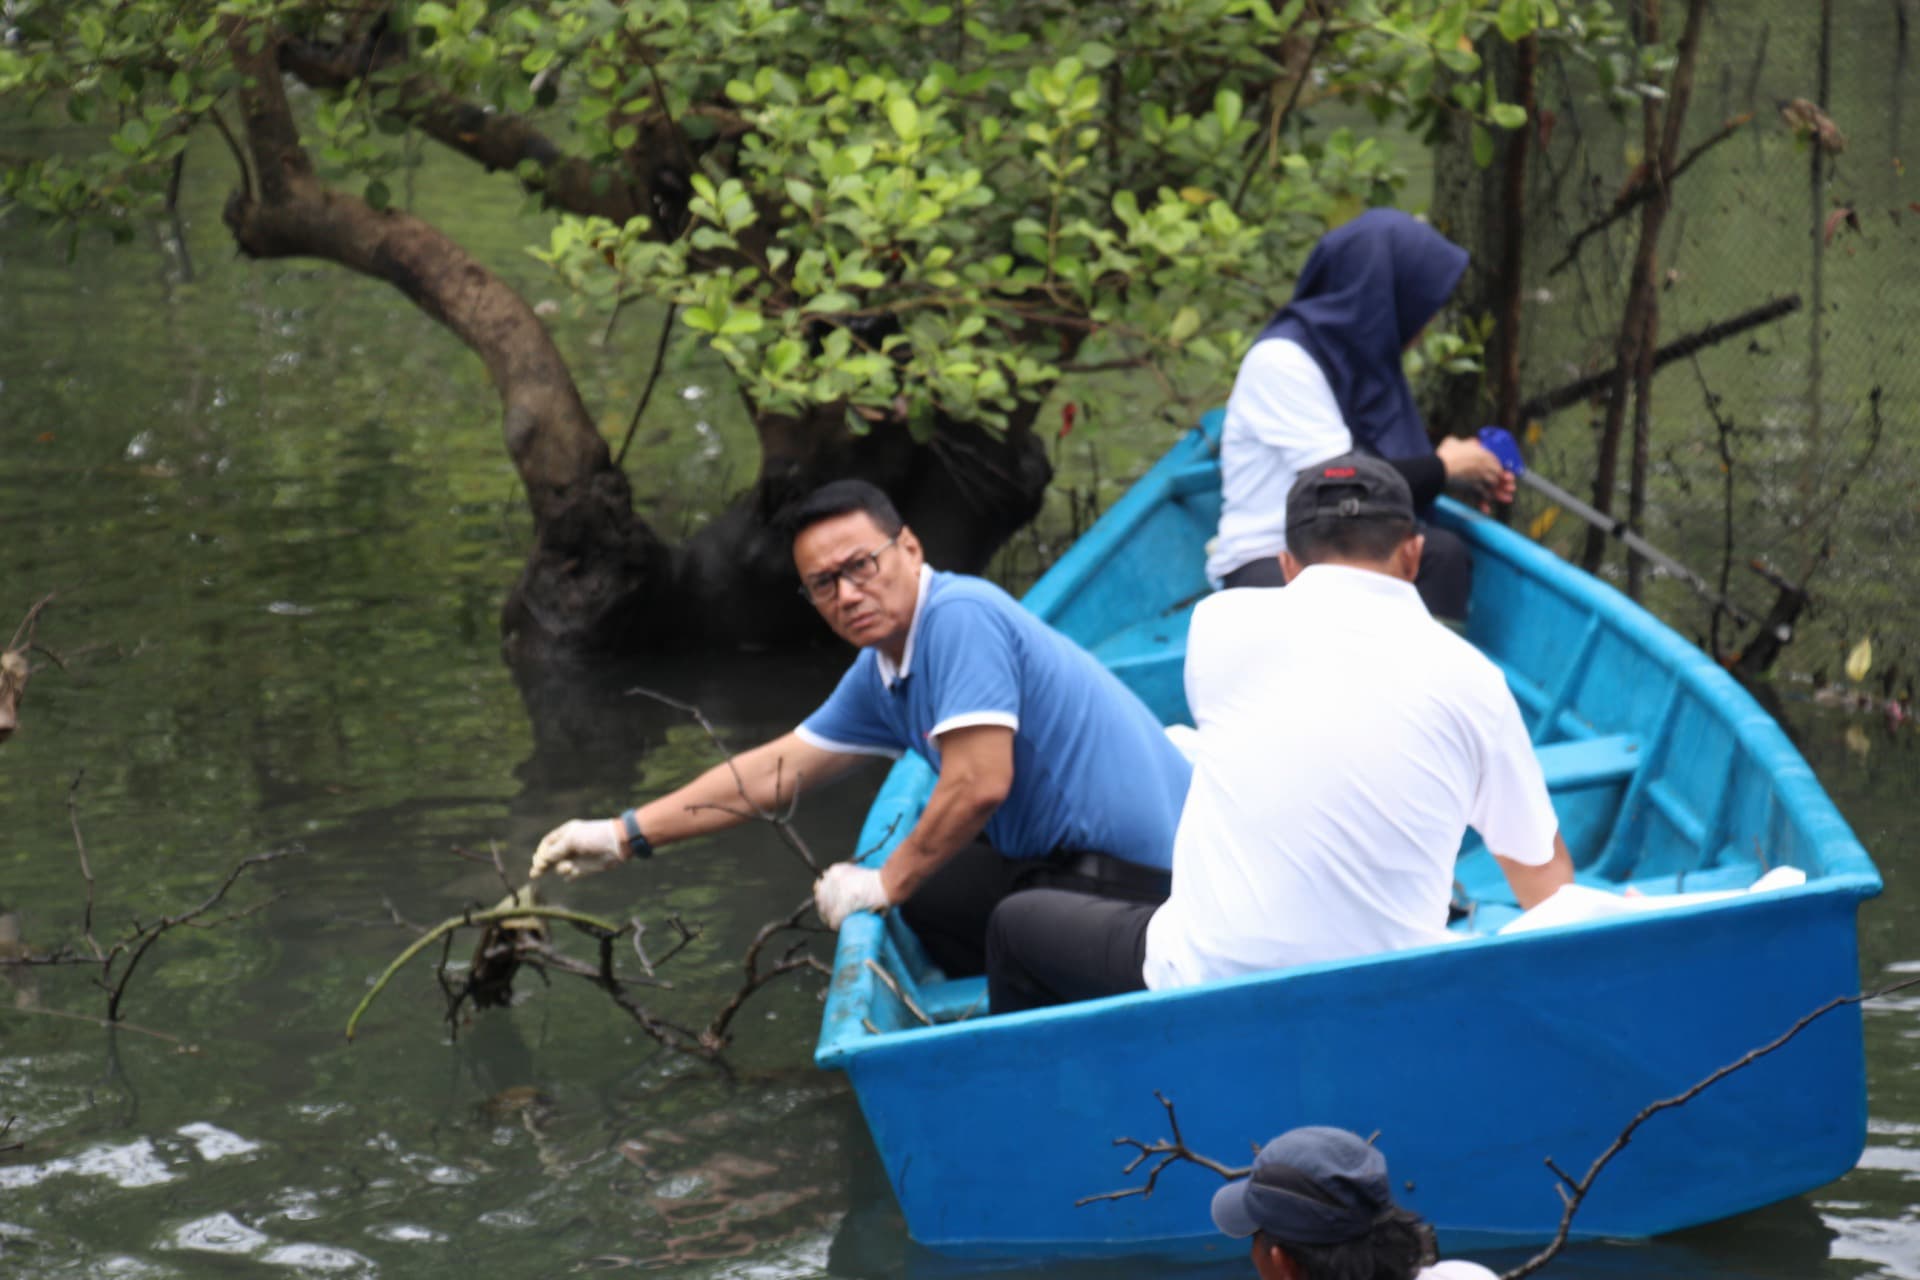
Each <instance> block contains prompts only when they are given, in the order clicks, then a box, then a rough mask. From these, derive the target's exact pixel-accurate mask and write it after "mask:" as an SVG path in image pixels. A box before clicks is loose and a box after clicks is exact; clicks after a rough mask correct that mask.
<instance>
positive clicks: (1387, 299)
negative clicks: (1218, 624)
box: [1207, 209, 1514, 619]
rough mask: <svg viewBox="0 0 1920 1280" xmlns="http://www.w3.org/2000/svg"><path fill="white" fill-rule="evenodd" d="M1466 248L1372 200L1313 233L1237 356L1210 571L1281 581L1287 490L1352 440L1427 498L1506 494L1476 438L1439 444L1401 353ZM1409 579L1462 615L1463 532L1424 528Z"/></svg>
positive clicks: (1228, 577)
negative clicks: (1295, 272) (1294, 272)
mask: <svg viewBox="0 0 1920 1280" xmlns="http://www.w3.org/2000/svg"><path fill="white" fill-rule="evenodd" d="M1466 269H1467V253H1466V250H1464V249H1462V248H1460V247H1459V246H1458V245H1456V244H1453V243H1452V242H1451V241H1449V240H1448V239H1447V238H1446V237H1445V236H1443V235H1441V234H1440V233H1439V232H1438V231H1435V230H1434V229H1433V228H1432V227H1429V226H1427V225H1426V224H1425V223H1424V222H1420V221H1418V220H1417V219H1415V218H1412V217H1410V216H1409V215H1407V214H1404V213H1402V212H1400V211H1399V210H1398V209H1369V210H1368V211H1367V212H1365V213H1363V214H1361V215H1360V216H1359V217H1357V218H1355V219H1354V220H1353V221H1351V222H1349V223H1347V224H1346V225H1345V226H1342V227H1338V228H1336V229H1334V230H1333V231H1329V232H1328V233H1327V234H1326V235H1324V236H1322V237H1321V239H1320V243H1319V244H1317V245H1315V246H1314V247H1313V252H1312V253H1311V254H1309V255H1308V257H1307V265H1306V267H1305V269H1303V270H1302V271H1301V273H1300V279H1299V282H1298V283H1297V284H1296V285H1295V287H1294V291H1293V301H1291V302H1289V303H1288V304H1287V305H1286V306H1285V307H1283V308H1281V310H1280V312H1279V314H1278V315H1276V316H1274V318H1273V319H1272V321H1270V322H1269V323H1268V325H1267V327H1266V328H1265V329H1264V330H1262V331H1261V334H1260V336H1259V337H1258V338H1257V339H1255V340H1254V344H1253V349H1252V350H1250V351H1249V352H1247V355H1246V358H1245V359H1244V360H1243V361H1241V364H1240V372H1239V375H1238V376H1237V377H1236V378H1235V379H1234V383H1233V393H1232V395H1230V396H1229V397H1228V399H1227V416H1226V426H1225V428H1224V430H1223V432H1222V435H1221V442H1220V472H1221V489H1222V495H1223V499H1224V501H1223V504H1222V507H1221V512H1220V532H1219V536H1218V537H1216V538H1215V539H1214V541H1213V547H1212V550H1211V551H1210V552H1209V554H1208V557H1207V576H1208V577H1210V578H1215V579H1218V580H1220V581H1223V582H1224V583H1225V584H1226V585H1227V586H1229V587H1266V586H1272V587H1277V586H1280V585H1282V583H1283V579H1282V577H1281V575H1280V565H1279V561H1278V556H1279V554H1280V552H1281V550H1282V549H1283V548H1284V547H1285V546H1286V532H1285V531H1286V524H1287V508H1286V501H1287V491H1288V490H1289V489H1290V488H1292V487H1293V481H1294V477H1295V476H1296V475H1298V474H1299V473H1300V471H1301V470H1303V469H1304V468H1306V467H1310V466H1313V465H1314V464H1315V463H1318V462H1324V461H1326V460H1327V459H1328V458H1334V457H1338V456H1339V455H1340V454H1343V453H1348V452H1352V451H1355V450H1358V451H1361V452H1364V453H1371V454H1373V455H1375V456H1376V457H1380V458H1383V459H1385V460H1386V461H1388V462H1390V463H1392V464H1393V465H1394V467H1395V469H1396V470H1398V471H1399V472H1400V473H1401V474H1402V475H1403V476H1405V477H1406V479H1407V484H1408V486H1409V487H1410V488H1411V489H1412V490H1413V501H1414V507H1415V509H1416V510H1418V511H1421V512H1424V511H1426V510H1427V509H1428V508H1430V507H1431V506H1432V504H1433V500H1434V499H1435V498H1436V497H1438V496H1439V495H1440V492H1441V490H1442V489H1445V488H1448V487H1450V486H1451V487H1453V488H1455V489H1456V490H1459V491H1460V492H1462V493H1463V494H1464V495H1466V496H1468V497H1469V498H1471V499H1472V500H1474V501H1476V502H1481V503H1484V502H1487V501H1488V500H1492V501H1499V502H1511V501H1512V500H1513V489H1514V479H1513V475H1512V473H1510V472H1508V471H1507V470H1505V469H1504V468H1503V467H1502V466H1501V465H1500V461H1499V459H1497V458H1495V457H1494V456H1493V454H1491V453H1490V452H1488V451H1487V450H1486V449H1485V448H1484V447H1482V446H1481V444H1480V443H1479V442H1478V441H1477V440H1464V439H1454V438H1448V439H1446V440H1443V441H1442V442H1441V443H1440V447H1439V448H1438V450H1436V449H1435V448H1434V446H1433V445H1432V444H1431V443H1430V442H1429V441H1428V439H1427V429H1426V425H1425V424H1424V423H1423V422H1421V420H1420V412H1419V410H1418V409H1416V408H1415V407H1414V403H1413V391H1412V389H1411V388H1409V387H1408V386H1407V378H1406V374H1405V373H1404V372H1402V370H1401V366H1400V354H1401V352H1402V351H1404V350H1405V349H1406V348H1407V346H1408V345H1409V344H1411V343H1412V342H1413V340H1414V339H1415V338H1417V337H1418V336H1419V335H1420V331H1421V330H1422V329H1424V328H1425V327H1426V325H1427V322H1428V321H1429V320H1431V319H1432V318H1433V317H1434V315H1435V314H1436V313H1437V312H1438V311H1439V310H1440V308H1441V307H1442V306H1444V305H1445V304H1446V301H1447V298H1448V297H1449V296H1451V294H1452V293H1453V290H1454V287H1455V286H1456V285H1458V284H1459V283H1460V276H1461V274H1462V273H1463V272H1465V271H1466ZM1422 532H1424V533H1425V534H1426V537H1427V546H1426V552H1425V554H1424V556H1423V557H1422V561H1421V566H1420V576H1419V578H1418V579H1416V581H1415V583H1414V585H1415V586H1416V587H1417V588H1419V591H1420V597H1421V599H1423V600H1425V601H1426V604H1427V610H1428V612H1430V613H1432V614H1434V615H1435V616H1436V617H1444V618H1455V619H1463V618H1465V617H1466V613H1467V599H1468V596H1469V595H1470V594H1471V589H1472V582H1473V580H1472V560H1471V558H1470V557H1469V555H1468V553H1467V548H1466V546H1465V544H1464V543H1462V542H1461V541H1460V539H1459V538H1457V537H1456V536H1454V535H1453V534H1451V533H1448V532H1447V531H1446V530H1444V529H1434V528H1423V529H1422Z"/></svg>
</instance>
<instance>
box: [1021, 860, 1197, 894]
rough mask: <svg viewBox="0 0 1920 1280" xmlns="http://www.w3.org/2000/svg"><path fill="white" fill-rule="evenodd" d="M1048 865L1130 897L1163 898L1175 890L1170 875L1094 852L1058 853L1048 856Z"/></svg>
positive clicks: (1153, 868) (1169, 873) (1156, 869)
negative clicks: (1154, 896)
mask: <svg viewBox="0 0 1920 1280" xmlns="http://www.w3.org/2000/svg"><path fill="white" fill-rule="evenodd" d="M1047 863H1048V865H1049V866H1051V867H1053V868H1054V869H1055V870H1056V871H1063V872H1065V873H1067V874H1068V875H1073V876H1079V877H1081V878H1082V879H1085V880H1091V881H1093V882H1094V883H1096V884H1100V885H1105V886H1109V887H1111V888H1115V889H1120V890H1124V891H1127V892H1128V893H1130V894H1131V893H1139V894H1155V895H1158V896H1160V897H1163V898H1164V897H1165V896H1166V895H1167V892H1168V890H1169V889H1171V888H1172V886H1173V875H1172V873H1171V872H1167V871H1161V870H1159V869H1158V868H1156V867H1143V866H1141V865H1140V864H1139V863H1137V862H1128V861H1127V860H1126V859H1124V858H1116V857H1114V856H1113V855H1112V854H1109V853H1097V852H1095V851H1093V850H1091V849H1055V850H1054V851H1053V853H1051V854H1050V855H1048V857H1047Z"/></svg>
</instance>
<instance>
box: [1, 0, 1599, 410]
mask: <svg viewBox="0 0 1920 1280" xmlns="http://www.w3.org/2000/svg"><path fill="white" fill-rule="evenodd" d="M5 14H6V21H7V22H8V24H9V27H8V30H7V32H6V39H5V43H4V45H0V102H5V103H6V104H7V106H6V110H7V112H8V113H9V115H10V116H12V118H13V119H14V120H15V121H16V122H19V121H21V120H22V119H23V117H24V118H25V119H26V120H29V121H37V122H40V123H41V124H43V125H45V124H50V123H52V122H53V121H56V120H60V119H62V118H64V119H65V120H67V121H71V122H73V123H77V124H78V125H80V126H82V127H81V128H80V129H78V130H77V131H72V130H70V131H67V132H64V133H60V134H54V133H50V132H49V133H42V134H40V135H38V136H40V137H57V138H59V139H60V145H59V146H58V147H57V149H54V150H50V151H48V152H46V153H44V154H40V155H36V156H29V157H13V158H12V160H11V162H10V163H9V164H8V166H7V169H6V173H5V187H4V192H5V195H6V197H7V199H8V200H9V201H10V202H11V203H13V204H15V205H17V206H20V207H22V208H25V209H29V210H32V211H34V212H36V213H39V214H43V215H46V216H49V217H52V218H56V219H60V220H62V221H65V222H67V223H70V224H73V225H76V226H77V225H79V224H81V223H84V222H87V221H103V222H105V223H106V224H108V226H109V227H112V228H114V229H116V230H118V231H119V232H120V233H122V234H125V233H127V232H128V231H129V230H130V228H129V226H128V220H129V219H130V218H133V217H136V216H140V215H148V214H151V213H153V212H154V211H156V210H158V209H159V208H161V207H162V206H163V205H164V204H165V202H166V201H167V199H168V198H169V197H168V192H169V189H170V187H171V186H173V185H174V184H177V182H178V181H179V166H181V165H182V164H183V162H184V154H185V150H186V148H187V147H188V145H189V143H190V140H191V139H192V137H193V135H194V134H195V133H196V132H198V131H200V130H201V129H203V128H210V129H214V130H217V131H219V132H220V133H221V134H223V135H225V136H226V138H227V140H228V141H229V142H230V143H231V144H232V151H233V154H234V156H235V158H236V160H237V161H238V162H239V165H240V169H241V173H242V181H243V182H245V181H250V180H251V179H249V178H248V177H247V176H246V169H247V161H246V159H245V154H246V153H245V148H243V147H242V146H241V144H240V143H239V141H237V139H236V133H244V131H245V130H246V128H247V123H248V122H247V121H245V120H244V119H242V120H240V121H239V122H238V123H237V124H236V123H234V122H232V121H230V119H229V117H230V116H231V115H232V114H233V113H234V110H235V95H236V92H237V91H239V90H241V89H242V88H243V87H244V85H245V83H246V74H245V71H244V70H243V69H242V67H241V66H240V65H237V63H236V58H237V57H238V56H239V55H241V54H244V53H245V52H247V51H249V50H252V51H255V52H257V51H258V49H259V48H260V47H261V46H262V44H263V42H271V43H273V44H274V45H275V46H276V47H277V49H278V53H279V65H280V66H281V67H282V69H283V70H285V71H287V72H289V73H291V74H292V76H293V77H295V78H296V79H297V80H298V81H300V82H303V83H304V84H305V85H306V86H307V87H308V89H309V91H310V92H308V93H307V94H306V95H305V101H304V102H303V101H300V100H299V99H296V101H295V114H296V117H297V119H298V128H299V135H300V136H299V141H300V144H301V146H302V147H303V148H304V149H305V150H306V151H308V152H309V153H310V154H311V155H312V157H313V158H314V161H315V163H316V168H317V171H318V174H319V176H320V177H321V178H322V179H323V180H325V181H327V182H328V183H330V184H332V186H333V187H334V188H336V189H337V190H339V191H341V192H352V193H355V194H356V195H357V196H358V197H359V198H360V199H363V200H364V201H365V202H366V203H367V204H369V205H371V206H373V207H374V208H376V209H385V208H387V207H388V206H389V205H390V204H391V203H392V200H393V191H394V182H393V179H394V176H395V174H396V172H397V171H398V170H399V169H400V167H401V166H403V165H405V164H407V163H409V162H410V159H411V153H410V151H409V149H408V148H407V147H406V146H404V145H403V139H404V138H405V137H406V135H408V134H409V133H410V132H413V131H416V130H418V131H423V132H425V133H427V134H428V135H430V136H432V137H435V138H436V139H438V140H440V141H441V142H443V143H445V144H447V145H449V146H452V147H454V148H456V149H460V150H464V151H466V152H467V153H468V154H470V155H472V156H473V157H474V158H475V159H478V160H480V161H482V162H483V163H486V164H488V165H489V166H490V167H501V168H505V167H511V168H512V169H513V170H514V171H515V172H516V173H517V175H518V176H519V178H520V179H521V181H522V182H523V183H524V184H525V185H526V187H527V189H528V190H529V191H530V192H532V193H535V194H536V195H537V196H538V197H539V198H541V199H543V200H545V201H546V202H548V203H549V204H551V205H554V206H556V207H558V208H559V209H560V210H561V212H562V215H563V216H562V217H561V218H560V220H559V221H558V223H557V225H556V226H555V227H554V229H553V231H552V235H551V238H550V240H549V241H548V243H547V244H545V245H543V246H540V247H539V248H538V249H536V250H535V252H536V253H537V254H538V255H539V256H540V257H541V258H542V260H544V261H546V262H547V263H549V264H551V266H552V267H553V269H554V270H555V271H557V272H558V273H560V274H561V275H562V276H563V277H564V278H565V279H566V280H567V281H569V282H570V283H571V284H572V285H573V286H574V287H575V288H576V289H577V290H578V291H579V293H580V295H581V296H582V297H583V298H585V299H587V300H588V301H589V302H590V303H591V304H592V305H598V306H602V307H616V306H619V305H622V304H624V303H625V302H627V301H629V300H631V299H634V298H639V297H652V298H658V299H664V300H668V301H671V302H672V303H674V304H676V305H677V306H678V308H679V312H678V314H679V318H680V321H681V323H682V325H683V326H684V328H685V329H686V330H690V331H692V332H694V333H697V334H699V335H701V336H702V338H703V339H704V341H706V342H707V343H709V344H711V346H712V347H713V348H714V349H715V350H716V351H718V352H719V353H720V354H721V355H722V356H723V357H724V358H725V359H726V361H727V363H728V364H729V365H730V366H731V368H732V369H733V371H734V372H735V373H736V374H737V375H738V377H739V379H740V381H741V384H742V387H743V390H744V392H745V394H746V396H747V399H748V402H749V404H750V405H752V406H753V407H754V409H755V411H756V412H757V413H769V414H780V415H799V414H804V413H807V412H809V411H814V410H817V409H819V408H820V407H830V408H831V407H836V406H837V407H841V408H843V409H844V410H846V411H847V412H848V414H849V415H850V417H849V419H848V420H849V422H850V423H851V424H852V425H854V426H855V427H861V426H864V425H866V424H870V423H879V422H904V423H906V424H907V425H908V426H910V427H912V428H913V429H914V430H915V434H916V435H918V436H922V437H924V436H925V435H926V434H927V433H928V432H929V431H930V430H931V429H932V427H931V424H932V422H933V421H934V419H935V417H936V415H941V416H946V417H950V418H953V419H957V420H964V421H972V422H981V423H985V424H988V425H991V426H996V427H1004V426H1006V425H1008V423H1009V421H1010V419H1011V418H1012V416H1013V415H1015V414H1016V413H1017V412H1018V411H1019V410H1020V409H1021V408H1022V407H1025V408H1026V409H1027V410H1028V411H1029V415H1030V411H1031V409H1032V408H1034V407H1036V406H1037V405H1038V403H1039V402H1040V401H1041V400H1042V399H1044V398H1045V396H1046V394H1047V392H1048V390H1049V389H1050V388H1051V387H1052V386H1053V384H1054V383H1055V382H1056V381H1057V380H1058V379H1059V378H1060V376H1061V375H1062V374H1063V372H1069V371H1072V370H1073V369H1075V368H1080V367H1088V366H1089V365H1097V366H1099V367H1112V366H1115V365H1120V366H1127V365H1137V366H1141V367H1150V368H1152V369H1154V370H1156V371H1158V373H1159V374H1160V375H1161V377H1162V379H1163V382H1164V384H1165V385H1166V386H1167V387H1168V388H1169V389H1170V390H1171V388H1173V387H1175V386H1189V387H1191V388H1192V390H1194V391H1196V392H1207V393H1210V392H1213V391H1215V390H1216V389H1217V387H1218V385H1219V384H1220V381H1221V376H1222V373H1223V367H1224V366H1227V365H1228V364H1229V362H1230V361H1232V360H1233V359H1235V358H1237V356H1238V354H1239V350H1240V348H1241V346H1242V345H1243V342H1244V340H1245V336H1246V326H1247V325H1248V324H1249V323H1250V322H1251V321H1254V320H1256V319H1257V318H1258V317H1259V316H1261V315H1262V314H1264V313H1265V312H1266V311H1268V310H1270V309H1271V307H1272V305H1273V303H1274V300H1275V299H1276V298H1277V297H1279V296H1281V295H1282V294H1283V293H1284V285H1283V282H1284V281H1285V280H1286V279H1288V278H1289V277H1290V276H1291V274H1292V271H1293V268H1294V265H1295V264H1296V263H1297V262H1298V260H1299V258H1300V255H1301V253H1302V251H1303V249H1304V247H1305V245H1306V244H1308V243H1310V242H1311V240H1312V239H1314V238H1315V237H1316V236H1318V235H1319V234H1320V233H1321V232H1322V231H1323V230H1325V228H1326V227H1327V226H1329V225H1331V224H1335V223H1337V222H1339V221H1342V220H1344V219H1345V218H1347V217H1350V216H1352V214H1354V213H1356V212H1358V211H1359V210H1360V209H1361V208H1363V207H1365V206H1367V205H1370V204H1379V203H1387V202H1390V201H1392V200H1393V199H1394V198H1395V195H1396V193H1397V192H1398V190H1399V189H1400V187H1401V185H1402V183H1403V182H1404V179H1405V175H1404V173H1403V171H1402V170H1401V169H1400V168H1399V167H1398V166H1397V164H1396V163H1395V161H1394V158H1393V157H1392V155H1391V154H1390V152H1389V150H1388V148H1387V147H1386V146H1385V145H1383V143H1382V142H1381V140H1380V139H1379V138H1378V137H1377V136H1375V132H1374V130H1373V129H1370V128H1368V127H1367V125H1368V123H1369V122H1371V123H1372V124H1374V125H1379V126H1391V127H1394V128H1406V129H1412V130H1414V131H1416V132H1419V131H1424V130H1433V129H1436V128H1438V127H1441V126H1444V125H1446V124H1448V123H1450V122H1451V121H1453V120H1456V119H1459V118H1462V117H1465V118H1467V119H1469V120H1470V121H1471V128H1472V130H1473V133H1474V137H1475V140H1476V149H1477V150H1478V151H1479V152H1480V154H1482V155H1483V156H1486V155H1490V154H1491V151H1492V145H1493V144H1492V134H1491V132H1490V130H1497V129H1511V128H1517V127H1521V126H1522V125H1524V123H1525V113H1524V112H1523V111H1522V110H1521V109H1520V108H1519V107H1518V106H1516V105H1514V104H1512V103H1506V102H1502V101H1499V100H1498V98H1497V96H1496V93H1495V89H1494V77H1493V76H1492V75H1491V74H1489V73H1487V72H1486V70H1485V68H1483V67H1482V64H1481V58H1480V55H1479V53H1478V52H1476V47H1477V46H1483V44H1484V42H1485V41H1487V40H1491V39H1506V40H1516V39H1519V38H1522V37H1524V36H1527V35H1529V34H1533V33H1536V32H1537V33H1539V34H1540V35H1541V36H1543V37H1545V38H1549V39H1558V40H1565V41H1568V42H1570V43H1575V44H1591V43H1592V42H1593V41H1594V40H1595V38H1596V36H1604V35H1605V34H1607V33H1608V32H1610V31H1613V30H1615V29H1616V28H1615V27H1614V25H1613V20H1612V17H1611V14H1610V11H1609V10H1608V9H1607V8H1606V7H1605V5H1604V4H1598V3H1578V2H1561V3H1556V0H1412V2H1410V3H1391V2H1390V0H1352V2H1351V3H1345V4H1339V3H1332V2H1330V0H1322V2H1321V3H1315V4H1309V3H1307V0H1290V2H1288V3H1273V2H1271V0H1128V2H1125V3H1108V4H1085V3H1078V2H1076V0H948V2H941V3H925V2H923V0H889V2H886V3H874V2H873V0H809V2H807V3H778V2H777V0H699V2H698V3H696V2H694V0H659V2H656V3H642V4H630V5H619V4H614V3H611V0H544V2H541V3H505V2H503V0H492V2H489V0H451V2H443V0H397V2H396V3H393V4H390V5H386V6H369V5H365V4H359V3H333V4H328V3H311V2H301V0H187V2H186V3H180V2H179V0H57V2H56V0H9V2H8V3H7V5H6V8H5ZM1362 109H1364V110H1362ZM1336 117H1337V118H1339V119H1342V120H1344V121H1346V123H1344V124H1340V125H1338V126H1337V127H1332V128H1321V127H1318V125H1319V122H1320V121H1321V120H1323V119H1330V118H1336ZM1196 375H1197V376H1196Z"/></svg>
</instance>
